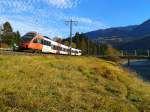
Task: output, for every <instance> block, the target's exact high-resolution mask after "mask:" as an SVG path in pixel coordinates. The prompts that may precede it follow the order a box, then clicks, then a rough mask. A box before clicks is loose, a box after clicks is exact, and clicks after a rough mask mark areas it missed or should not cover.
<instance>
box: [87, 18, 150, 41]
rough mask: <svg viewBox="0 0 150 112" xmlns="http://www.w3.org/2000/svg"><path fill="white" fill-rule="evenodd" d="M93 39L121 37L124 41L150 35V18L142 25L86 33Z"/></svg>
mask: <svg viewBox="0 0 150 112" xmlns="http://www.w3.org/2000/svg"><path fill="white" fill-rule="evenodd" d="M85 35H86V36H87V37H88V38H90V39H91V40H96V39H99V38H100V39H101V38H106V37H109V38H121V39H122V41H124V42H126V41H132V40H137V39H141V38H143V37H145V36H149V35H150V19H149V20H147V21H145V22H143V23H142V24H140V25H132V26H126V27H115V28H108V29H100V30H96V31H91V32H87V33H85Z"/></svg>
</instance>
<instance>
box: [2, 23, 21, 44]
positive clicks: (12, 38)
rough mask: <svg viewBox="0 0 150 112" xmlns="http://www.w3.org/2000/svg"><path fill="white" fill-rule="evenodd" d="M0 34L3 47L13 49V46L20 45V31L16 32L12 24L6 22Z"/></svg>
mask: <svg viewBox="0 0 150 112" xmlns="http://www.w3.org/2000/svg"><path fill="white" fill-rule="evenodd" d="M1 32H2V33H1V34H0V45H1V47H6V46H7V47H11V46H12V44H14V43H15V44H17V45H19V44H20V40H21V35H20V33H19V31H17V32H14V31H13V28H12V26H11V24H10V23H9V22H5V23H4V24H3V28H2V29H1Z"/></svg>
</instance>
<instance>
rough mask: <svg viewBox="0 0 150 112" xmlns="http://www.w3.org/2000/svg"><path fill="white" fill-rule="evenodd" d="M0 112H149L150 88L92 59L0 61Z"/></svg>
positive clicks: (1, 58)
mask: <svg viewBox="0 0 150 112" xmlns="http://www.w3.org/2000/svg"><path fill="white" fill-rule="evenodd" d="M0 112H150V85H149V84H148V83H145V82H143V81H142V80H140V79H138V78H137V77H136V75H133V74H131V73H129V72H128V71H125V70H123V69H122V68H121V67H119V66H118V65H117V64H115V63H113V62H109V61H108V62H106V61H104V60H100V59H96V58H92V57H63V56H46V57H42V56H31V57H29V56H0Z"/></svg>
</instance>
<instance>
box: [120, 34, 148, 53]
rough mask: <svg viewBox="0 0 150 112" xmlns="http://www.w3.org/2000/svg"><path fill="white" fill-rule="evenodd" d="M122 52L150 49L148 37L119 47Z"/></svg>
mask: <svg viewBox="0 0 150 112" xmlns="http://www.w3.org/2000/svg"><path fill="white" fill-rule="evenodd" d="M119 48H120V49H122V50H134V49H146V50H147V49H150V36H148V37H145V38H143V39H139V40H135V41H131V42H129V43H126V44H122V45H121V46H119Z"/></svg>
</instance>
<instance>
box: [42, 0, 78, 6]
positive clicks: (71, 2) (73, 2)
mask: <svg viewBox="0 0 150 112" xmlns="http://www.w3.org/2000/svg"><path fill="white" fill-rule="evenodd" d="M45 1H46V2H47V3H48V4H49V5H53V6H56V7H57V8H72V7H76V6H77V5H78V4H79V3H80V0H45Z"/></svg>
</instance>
